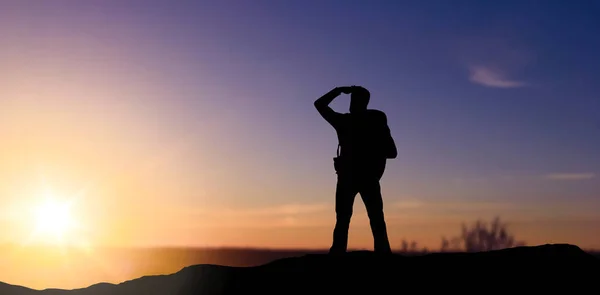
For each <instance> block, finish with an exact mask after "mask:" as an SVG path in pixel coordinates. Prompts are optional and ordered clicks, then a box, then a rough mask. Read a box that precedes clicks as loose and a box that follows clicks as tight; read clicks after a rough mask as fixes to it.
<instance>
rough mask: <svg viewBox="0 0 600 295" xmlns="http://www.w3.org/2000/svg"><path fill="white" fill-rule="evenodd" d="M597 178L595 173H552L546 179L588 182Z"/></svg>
mask: <svg viewBox="0 0 600 295" xmlns="http://www.w3.org/2000/svg"><path fill="white" fill-rule="evenodd" d="M594 177H596V174H594V173H552V174H548V175H545V176H544V178H546V179H552V180H588V179H592V178H594Z"/></svg>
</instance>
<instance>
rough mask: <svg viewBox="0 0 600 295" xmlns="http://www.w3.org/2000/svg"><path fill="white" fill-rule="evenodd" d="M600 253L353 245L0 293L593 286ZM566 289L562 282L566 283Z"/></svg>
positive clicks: (599, 273) (555, 247)
mask: <svg viewBox="0 0 600 295" xmlns="http://www.w3.org/2000/svg"><path fill="white" fill-rule="evenodd" d="M598 277H600V259H598V258H596V257H593V256H592V255H590V254H588V253H586V252H584V251H583V250H581V249H580V248H579V247H577V246H573V245H568V244H547V245H542V246H535V247H515V248H510V249H503V250H495V251H489V252H478V253H432V254H427V255H421V256H402V255H398V254H387V255H386V254H377V253H374V252H370V251H354V252H348V253H346V254H341V255H327V254H308V255H305V256H299V257H290V258H284V259H279V260H275V261H273V262H271V263H267V264H264V265H261V266H255V267H228V266H220V265H211V264H204V265H194V266H189V267H185V268H183V269H182V270H180V271H179V272H177V273H174V274H170V275H158V276H145V277H141V278H138V279H134V280H130V281H126V282H123V283H120V284H108V283H100V284H96V285H92V286H90V287H87V288H83V289H74V290H59V289H46V290H41V291H38V290H32V289H28V288H24V287H20V286H12V285H8V284H2V283H0V294H3V295H100V294H113V295H125V294H127V295H129V294H147V295H153V294H161V295H162V294H180V295H187V294H249V293H258V294H308V293H317V294H342V293H350V292H352V293H357V292H358V291H362V292H365V293H368V294H399V293H417V292H418V293H423V292H427V291H448V292H450V291H459V292H461V293H488V292H493V291H498V290H507V291H509V292H516V291H525V290H526V289H527V290H536V291H537V292H540V291H546V290H548V291H550V290H552V291H556V290H559V288H560V289H562V290H568V291H569V293H571V294H572V293H574V292H575V293H577V292H578V290H582V292H584V291H583V290H585V292H586V293H588V292H593V291H590V290H594V289H597V288H598V284H597V278H598ZM565 288H566V289H565Z"/></svg>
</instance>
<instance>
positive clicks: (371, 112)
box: [367, 109, 387, 119]
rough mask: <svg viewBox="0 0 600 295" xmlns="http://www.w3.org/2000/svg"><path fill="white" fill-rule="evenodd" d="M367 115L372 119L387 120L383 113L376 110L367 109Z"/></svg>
mask: <svg viewBox="0 0 600 295" xmlns="http://www.w3.org/2000/svg"><path fill="white" fill-rule="evenodd" d="M367 114H369V116H371V117H373V118H378V119H385V118H387V116H386V115H385V113H384V112H383V111H380V110H376V109H368V110H367Z"/></svg>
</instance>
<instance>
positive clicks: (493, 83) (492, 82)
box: [469, 66, 526, 88]
mask: <svg viewBox="0 0 600 295" xmlns="http://www.w3.org/2000/svg"><path fill="white" fill-rule="evenodd" d="M469 72H470V74H469V81H471V82H473V83H475V84H479V85H483V86H487V87H495V88H517V87H523V86H525V85H526V84H525V83H524V82H520V81H515V80H509V79H508V78H506V77H505V75H504V73H502V72H501V71H498V70H495V69H492V68H490V67H486V66H471V67H469Z"/></svg>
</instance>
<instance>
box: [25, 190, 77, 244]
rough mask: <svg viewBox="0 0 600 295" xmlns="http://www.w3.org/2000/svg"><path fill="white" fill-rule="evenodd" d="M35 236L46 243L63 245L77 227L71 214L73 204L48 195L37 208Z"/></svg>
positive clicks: (35, 211) (35, 212) (35, 210)
mask: <svg viewBox="0 0 600 295" xmlns="http://www.w3.org/2000/svg"><path fill="white" fill-rule="evenodd" d="M33 213H34V218H35V234H36V236H38V237H39V238H42V239H43V240H44V241H45V242H54V243H60V244H63V243H65V242H67V238H68V234H69V233H70V232H71V230H73V229H74V228H75V226H76V223H75V220H74V219H73V216H72V214H71V203H70V202H68V201H63V200H59V199H57V198H55V197H54V196H52V195H46V196H45V198H44V200H43V201H42V202H41V203H40V204H39V205H38V206H36V207H35V209H34V211H33Z"/></svg>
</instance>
